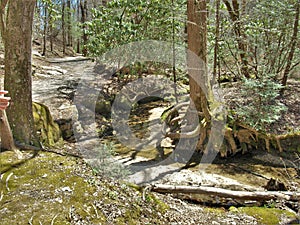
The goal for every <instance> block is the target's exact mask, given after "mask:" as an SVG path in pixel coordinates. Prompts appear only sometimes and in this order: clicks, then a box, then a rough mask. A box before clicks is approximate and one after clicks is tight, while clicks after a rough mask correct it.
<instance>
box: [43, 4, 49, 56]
mask: <svg viewBox="0 0 300 225" xmlns="http://www.w3.org/2000/svg"><path fill="white" fill-rule="evenodd" d="M47 7H48V4H47V3H45V5H44V30H43V53H42V55H43V56H45V55H46V51H47V46H46V42H47V23H48V21H47V20H48V17H47V13H48V12H47Z"/></svg>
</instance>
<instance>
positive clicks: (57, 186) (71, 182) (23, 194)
mask: <svg viewBox="0 0 300 225" xmlns="http://www.w3.org/2000/svg"><path fill="white" fill-rule="evenodd" d="M12 154H13V153H12V152H3V153H1V156H0V158H1V173H2V174H3V176H2V179H1V185H0V193H2V196H3V197H2V200H1V201H0V208H1V209H2V210H1V211H0V217H1V224H3V225H5V224H20V223H19V222H20V221H22V224H27V223H29V221H32V224H39V221H40V222H41V223H42V224H50V223H51V221H52V220H53V219H54V220H55V223H54V224H69V222H68V220H69V219H68V217H69V212H70V209H71V207H74V208H75V209H76V213H77V214H79V215H80V216H81V217H82V218H87V217H89V220H90V221H91V222H92V221H98V222H99V221H101V220H102V221H104V219H105V218H103V216H102V217H100V218H99V217H98V216H96V212H95V210H94V208H93V206H92V205H91V203H92V202H93V199H94V197H93V194H94V192H95V187H94V186H92V185H90V184H88V182H87V181H85V179H84V178H82V177H80V176H76V175H75V174H74V171H73V169H74V165H75V164H76V163H77V162H76V160H75V159H72V160H70V159H68V158H66V157H61V156H59V155H56V154H53V153H41V155H40V156H37V157H35V158H32V159H27V160H23V161H19V162H13V161H14V160H11V158H10V157H11V156H12ZM3 165H4V166H3ZM10 174H12V175H10ZM8 176H10V179H7V178H8ZM98 197H99V198H101V196H98Z"/></svg>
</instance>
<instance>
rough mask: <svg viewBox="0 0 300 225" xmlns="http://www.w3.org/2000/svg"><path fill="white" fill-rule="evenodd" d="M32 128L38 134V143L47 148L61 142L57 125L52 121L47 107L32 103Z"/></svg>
mask: <svg viewBox="0 0 300 225" xmlns="http://www.w3.org/2000/svg"><path fill="white" fill-rule="evenodd" d="M32 109H33V117H34V127H35V130H36V131H37V132H38V134H39V139H40V142H41V143H43V144H44V145H47V146H53V145H54V144H56V143H57V142H60V141H62V137H61V132H60V129H59V126H58V124H57V123H55V122H54V121H53V118H52V116H51V113H50V111H49V109H48V107H47V106H45V105H43V104H41V103H37V102H33V105H32Z"/></svg>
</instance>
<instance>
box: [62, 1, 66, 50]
mask: <svg viewBox="0 0 300 225" xmlns="http://www.w3.org/2000/svg"><path fill="white" fill-rule="evenodd" d="M65 8H66V3H65V1H64V0H62V1H61V29H62V41H63V55H65V54H66V21H65V11H66V10H65Z"/></svg>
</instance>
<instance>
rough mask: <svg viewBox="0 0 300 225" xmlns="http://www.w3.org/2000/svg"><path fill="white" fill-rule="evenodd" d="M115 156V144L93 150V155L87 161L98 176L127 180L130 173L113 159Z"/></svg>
mask: <svg viewBox="0 0 300 225" xmlns="http://www.w3.org/2000/svg"><path fill="white" fill-rule="evenodd" d="M115 154H116V153H115V151H114V146H113V144H105V145H101V146H100V147H96V148H95V149H94V150H93V155H92V156H90V158H89V159H88V160H87V161H88V163H89V164H90V165H91V166H92V168H93V171H94V172H95V173H96V174H100V175H103V176H105V177H114V178H117V179H122V178H125V177H126V176H127V175H129V173H130V171H129V170H128V169H127V168H126V167H125V166H124V165H123V164H121V163H118V162H116V161H115V159H113V157H112V156H114V155H115Z"/></svg>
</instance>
